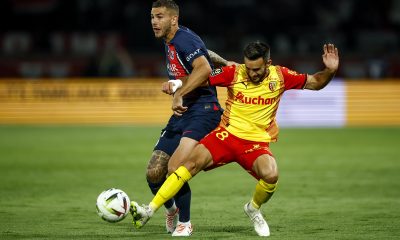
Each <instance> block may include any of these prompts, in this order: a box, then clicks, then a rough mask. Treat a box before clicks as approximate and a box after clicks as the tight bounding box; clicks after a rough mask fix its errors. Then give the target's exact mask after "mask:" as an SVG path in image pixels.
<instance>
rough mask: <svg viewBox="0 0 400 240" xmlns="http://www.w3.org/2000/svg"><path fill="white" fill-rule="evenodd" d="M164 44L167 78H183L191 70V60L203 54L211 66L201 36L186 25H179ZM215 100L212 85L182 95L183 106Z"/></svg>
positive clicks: (215, 95)
mask: <svg viewBox="0 0 400 240" xmlns="http://www.w3.org/2000/svg"><path fill="white" fill-rule="evenodd" d="M164 44H165V54H166V60H167V71H168V77H169V79H182V80H184V79H183V78H184V77H187V76H188V75H189V74H190V73H191V72H192V70H193V67H192V63H193V61H194V60H195V59H196V58H198V57H200V56H205V57H206V58H207V60H208V62H209V63H210V66H211V67H213V65H212V63H211V60H210V56H209V55H208V52H207V48H206V46H205V45H204V43H203V41H202V40H201V38H200V37H199V36H198V35H197V34H196V33H194V32H192V31H191V30H190V29H188V28H186V27H183V26H179V29H178V31H177V32H176V34H175V36H174V38H173V39H172V40H171V41H170V42H169V43H164ZM217 101H218V100H217V93H216V89H215V87H212V86H210V87H198V88H196V89H195V90H193V91H192V92H190V93H188V94H186V95H185V96H184V97H183V105H184V106H190V105H193V104H195V103H206V102H217Z"/></svg>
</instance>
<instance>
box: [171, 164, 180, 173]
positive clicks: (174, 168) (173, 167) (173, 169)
mask: <svg viewBox="0 0 400 240" xmlns="http://www.w3.org/2000/svg"><path fill="white" fill-rule="evenodd" d="M178 167H179V166H175V165H173V166H168V175H171V174H172V173H174V172H175V171H176V169H178Z"/></svg>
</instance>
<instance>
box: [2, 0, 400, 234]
mask: <svg viewBox="0 0 400 240" xmlns="http://www.w3.org/2000/svg"><path fill="white" fill-rule="evenodd" d="M151 2H152V1H150V0H148V1H144V0H142V1H138V0H132V1H130V0H118V1H117V0H64V1H62V0H2V1H0V19H1V21H0V29H1V31H0V180H1V181H0V193H1V196H2V197H1V198H0V213H1V216H2V217H1V218H0V238H1V239H7V238H14V239H21V238H24V239H25V238H26V239H29V238H34V239H42V238H49V239H60V238H72V239H103V238H104V239H105V238H109V237H116V238H119V239H123V238H127V239H128V238H129V239H131V238H132V237H140V238H141V239H161V238H164V237H166V235H165V234H162V231H163V229H162V228H160V226H162V224H163V223H162V217H159V218H158V220H154V222H151V223H150V225H149V228H147V229H144V230H143V231H141V232H135V231H134V230H133V229H132V228H131V227H129V226H130V225H129V224H127V222H123V223H119V224H116V225H108V224H104V223H103V222H101V221H100V219H98V217H97V216H96V215H95V214H94V211H95V207H94V202H95V199H96V197H97V194H99V193H100V192H101V191H102V190H104V188H107V187H119V188H122V189H124V190H126V191H127V193H128V194H129V195H130V196H134V197H135V199H137V200H139V201H140V202H144V201H148V200H149V198H150V193H149V191H148V189H147V186H146V182H145V178H144V169H145V167H146V163H147V161H148V157H149V154H150V151H151V149H152V147H153V145H154V143H155V140H156V139H157V138H158V134H159V131H160V128H161V126H163V124H165V122H166V121H167V119H168V117H169V115H170V114H171V111H170V96H167V95H165V94H162V93H161V91H160V83H161V82H162V81H163V80H165V79H166V70H165V67H164V55H163V45H162V43H161V42H160V41H157V40H155V39H154V36H153V32H152V29H151V25H150V8H151ZM177 2H178V4H179V5H180V8H181V16H180V23H181V24H182V25H185V26H188V27H189V28H191V29H193V30H194V31H195V32H197V33H198V34H199V35H200V36H201V37H202V38H203V40H204V41H205V43H206V45H207V47H208V48H209V49H212V50H214V51H215V52H217V53H219V54H220V55H222V56H224V57H225V58H228V59H232V60H235V61H238V62H241V55H242V48H243V46H244V45H245V44H246V43H247V42H249V41H252V40H257V39H259V40H264V41H266V42H268V43H269V44H270V45H271V47H272V52H271V53H272V59H273V63H274V64H277V65H283V66H287V67H290V68H292V69H294V70H296V71H298V72H307V73H313V72H315V71H317V70H319V69H320V68H321V67H322V63H321V52H322V49H321V48H322V44H323V43H325V42H332V43H335V44H336V45H337V46H338V48H339V51H340V61H341V62H340V67H339V72H338V73H337V75H336V78H335V79H334V80H333V81H332V82H331V83H330V84H329V85H328V87H327V88H326V89H323V90H322V91H319V92H310V91H288V92H286V93H285V94H284V98H283V100H282V101H281V104H280V109H279V111H278V123H279V124H280V126H281V127H282V129H281V139H280V142H279V143H278V144H274V145H273V146H272V149H273V152H274V153H275V154H276V156H277V157H278V158H279V165H280V168H281V176H282V177H281V180H280V188H281V190H280V191H279V192H278V193H277V194H276V197H275V196H274V201H272V202H271V204H272V207H271V208H270V209H269V210H268V211H269V212H268V213H269V214H270V215H269V216H270V217H271V218H272V220H271V226H272V227H271V229H273V230H272V232H273V236H272V238H273V237H274V235H276V237H279V238H280V239H332V238H335V239H398V237H399V236H400V229H399V227H398V226H399V224H398V223H399V216H400V212H399V210H398V204H399V199H400V192H399V191H398V189H399V187H400V185H399V183H400V179H399V174H398V172H399V171H400V164H399V162H398V160H399V159H400V151H399V148H398V145H399V144H400V138H399V136H400V108H399V106H400V31H399V29H400V1H396V0H382V1H372V0H364V1H361V0H337V1H317V0H308V1H305V0H217V1H213V0H201V1H183V0H177ZM218 91H219V97H220V100H221V103H222V102H223V101H224V98H225V89H223V88H221V89H218ZM93 125H95V126H93ZM299 142H300V143H301V144H299ZM288 149H289V150H288ZM221 177H224V178H226V179H230V181H226V182H224V184H220V185H218V184H215V181H217V180H218V179H221ZM315 179H317V181H315ZM204 183H207V184H204ZM253 184H254V182H253V180H252V179H250V178H249V177H248V176H247V175H246V173H244V172H243V171H242V170H239V169H238V168H237V166H233V167H232V166H227V167H226V168H223V169H221V170H216V171H215V173H214V172H210V173H208V174H204V175H203V174H201V175H199V178H196V179H195V180H194V181H193V187H192V189H193V192H194V198H193V206H194V207H193V214H192V215H193V221H194V223H195V226H196V224H197V226H198V228H197V229H198V231H197V230H196V232H195V234H196V235H194V236H193V237H196V236H199V237H200V238H203V239H204V238H210V239H216V238H236V239H247V238H251V236H253V234H254V233H253V232H252V228H251V226H250V225H249V223H248V220H247V219H245V218H244V217H243V216H242V215H240V214H242V213H241V207H242V206H241V204H242V202H244V201H247V200H248V198H249V194H250V193H249V191H250V190H249V189H252V188H253ZM216 185H218V186H216ZM210 186H213V187H214V188H212V189H211V191H210V190H209V188H210ZM215 192H221V194H220V195H218V194H215ZM225 193H227V194H225ZM227 195H228V196H230V198H229V200H230V201H226V199H225V198H224V196H227ZM293 199H295V201H293ZM209 201H212V202H213V203H216V202H219V203H221V204H220V205H218V204H216V205H214V204H210V203H209ZM205 202H206V204H204V203H205ZM207 202H208V203H207ZM210 208H211V209H212V211H214V212H216V215H215V216H214V215H213V216H210V215H208V214H207V211H208V210H209V209H210ZM238 209H239V210H238ZM232 214H235V216H236V214H237V218H236V217H235V218H234V219H235V221H232ZM160 215H162V214H160ZM4 216H7V217H4ZM215 224H217V225H215Z"/></svg>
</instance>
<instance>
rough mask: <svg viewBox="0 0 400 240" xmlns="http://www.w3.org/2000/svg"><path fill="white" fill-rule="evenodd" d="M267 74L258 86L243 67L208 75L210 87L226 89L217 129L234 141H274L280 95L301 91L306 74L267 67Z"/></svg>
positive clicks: (226, 68)
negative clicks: (231, 135) (234, 138)
mask: <svg viewBox="0 0 400 240" xmlns="http://www.w3.org/2000/svg"><path fill="white" fill-rule="evenodd" d="M268 70H269V74H268V76H266V77H265V78H264V79H263V80H262V81H261V82H260V83H258V84H254V83H252V82H251V81H250V80H249V77H248V75H247V72H246V66H245V65H244V64H242V65H239V66H227V67H222V68H217V69H215V70H214V71H213V72H212V73H211V76H210V78H209V84H210V85H212V86H223V87H227V91H228V94H227V95H228V98H227V100H226V102H225V105H226V107H225V110H224V113H223V115H222V117H221V125H222V126H223V127H225V128H226V130H227V131H228V132H230V133H231V134H233V135H235V136H236V137H239V138H242V139H245V140H250V141H256V142H275V141H277V137H278V131H279V130H278V125H277V123H276V113H277V110H278V105H279V101H280V99H281V97H282V94H283V92H284V91H286V90H289V89H303V88H304V85H305V83H306V80H307V75H306V74H299V73H297V72H295V71H292V70H290V69H288V68H286V67H281V66H273V65H271V66H269V68H268Z"/></svg>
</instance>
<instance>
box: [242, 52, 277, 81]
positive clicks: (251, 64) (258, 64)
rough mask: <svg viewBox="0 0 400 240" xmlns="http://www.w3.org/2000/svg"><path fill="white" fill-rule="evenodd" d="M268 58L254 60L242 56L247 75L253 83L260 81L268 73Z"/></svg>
mask: <svg viewBox="0 0 400 240" xmlns="http://www.w3.org/2000/svg"><path fill="white" fill-rule="evenodd" d="M270 63H271V62H270V60H268V61H267V62H266V61H265V60H264V59H263V58H258V59H256V60H249V59H247V58H246V57H245V58H244V65H245V66H246V72H247V75H248V76H249V78H250V81H252V82H253V83H260V82H262V81H263V80H264V78H265V77H266V76H267V75H268V67H269V65H270Z"/></svg>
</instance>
